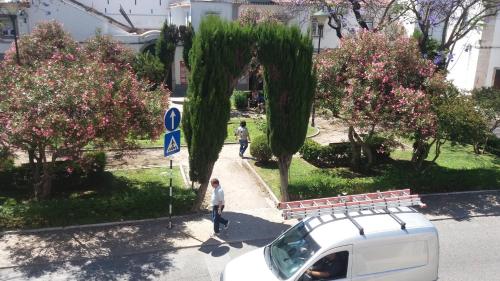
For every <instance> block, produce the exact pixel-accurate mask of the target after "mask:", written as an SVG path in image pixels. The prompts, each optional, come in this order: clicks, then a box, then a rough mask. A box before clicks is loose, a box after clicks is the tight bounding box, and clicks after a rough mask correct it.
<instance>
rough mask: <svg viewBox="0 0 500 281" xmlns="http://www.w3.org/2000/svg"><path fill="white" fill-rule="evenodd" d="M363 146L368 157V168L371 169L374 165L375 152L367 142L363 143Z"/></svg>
mask: <svg viewBox="0 0 500 281" xmlns="http://www.w3.org/2000/svg"><path fill="white" fill-rule="evenodd" d="M361 147H362V148H363V153H364V154H365V155H366V158H368V163H367V164H366V168H367V169H370V168H371V167H372V165H373V153H372V150H371V148H370V146H369V145H367V144H366V143H363V144H361Z"/></svg>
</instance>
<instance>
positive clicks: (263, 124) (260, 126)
mask: <svg viewBox="0 0 500 281" xmlns="http://www.w3.org/2000/svg"><path fill="white" fill-rule="evenodd" d="M255 127H257V130H259V131H260V132H261V133H263V134H266V133H267V121H266V119H264V118H258V119H255Z"/></svg>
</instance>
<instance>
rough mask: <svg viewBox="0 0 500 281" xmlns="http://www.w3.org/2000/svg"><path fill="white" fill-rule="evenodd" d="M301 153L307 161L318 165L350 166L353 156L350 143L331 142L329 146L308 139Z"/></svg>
mask: <svg viewBox="0 0 500 281" xmlns="http://www.w3.org/2000/svg"><path fill="white" fill-rule="evenodd" d="M299 153H300V154H301V155H302V158H304V160H306V161H307V162H309V163H311V164H313V165H315V166H317V167H338V166H348V165H349V160H350V157H351V146H350V144H349V143H331V144H329V145H327V146H322V145H321V144H319V143H317V142H315V141H313V140H310V139H307V140H306V141H305V143H304V145H303V146H302V148H301V149H300V151H299Z"/></svg>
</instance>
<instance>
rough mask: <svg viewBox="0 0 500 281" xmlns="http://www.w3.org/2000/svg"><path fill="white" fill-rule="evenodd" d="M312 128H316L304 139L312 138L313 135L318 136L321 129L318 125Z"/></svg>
mask: <svg viewBox="0 0 500 281" xmlns="http://www.w3.org/2000/svg"><path fill="white" fill-rule="evenodd" d="M313 128H314V129H316V132H315V133H314V134H312V135H310V136H306V139H311V138H314V137H316V136H318V135H319V133H321V130H320V129H319V128H318V127H313Z"/></svg>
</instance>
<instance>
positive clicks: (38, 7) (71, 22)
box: [0, 0, 159, 53]
mask: <svg viewBox="0 0 500 281" xmlns="http://www.w3.org/2000/svg"><path fill="white" fill-rule="evenodd" d="M104 1H106V0H104ZM110 1H112V0H110ZM138 1H139V0H138ZM51 20H55V21H57V22H60V23H61V24H62V25H63V27H64V29H65V30H66V31H67V32H69V33H70V34H71V36H72V37H73V39H75V40H76V41H78V42H84V41H86V40H88V39H89V38H91V37H93V36H94V35H95V34H96V32H97V31H98V30H100V32H101V33H102V34H104V35H110V36H112V37H113V38H115V39H116V40H118V41H120V42H122V43H123V44H124V45H127V46H128V47H130V48H132V49H134V50H135V51H140V50H141V49H142V48H143V47H144V46H145V45H148V44H150V43H151V42H152V41H154V40H156V38H158V35H159V32H158V31H155V30H153V31H148V32H146V33H144V34H135V33H129V32H127V31H126V30H124V29H122V28H120V27H119V26H116V25H113V24H111V23H110V22H109V20H108V19H106V18H104V17H101V16H98V15H95V14H93V13H91V12H87V11H86V10H85V9H84V8H82V7H80V6H77V5H75V4H72V3H70V2H67V1H64V0H32V4H31V7H30V8H28V9H26V10H25V15H24V16H19V17H18V27H19V34H20V35H22V34H29V33H31V31H32V30H33V29H34V28H35V27H36V26H37V25H38V24H39V23H41V22H47V21H51ZM11 42H12V40H2V41H0V53H4V52H5V50H7V49H8V48H9V46H10V44H11Z"/></svg>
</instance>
